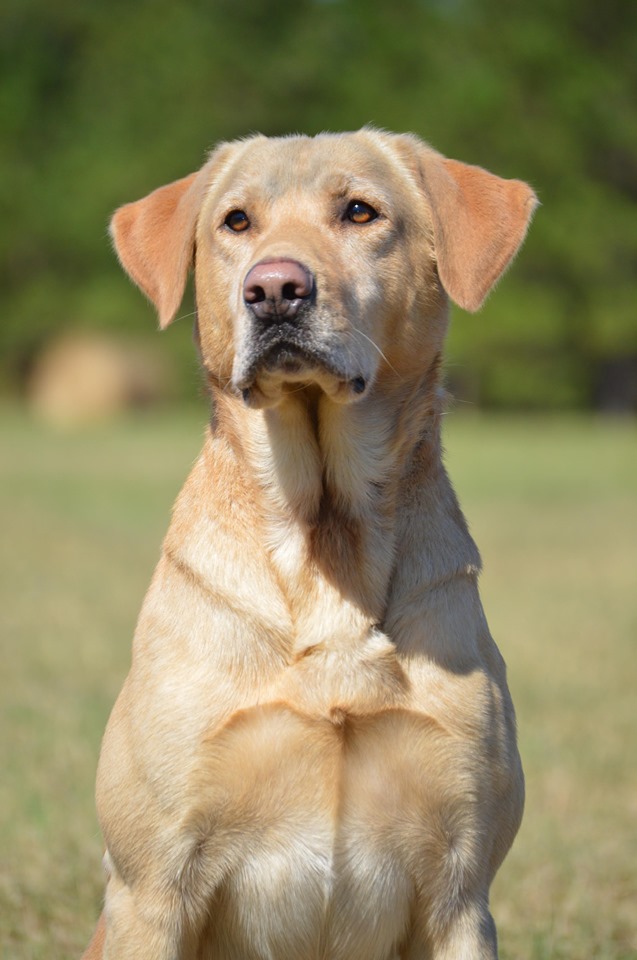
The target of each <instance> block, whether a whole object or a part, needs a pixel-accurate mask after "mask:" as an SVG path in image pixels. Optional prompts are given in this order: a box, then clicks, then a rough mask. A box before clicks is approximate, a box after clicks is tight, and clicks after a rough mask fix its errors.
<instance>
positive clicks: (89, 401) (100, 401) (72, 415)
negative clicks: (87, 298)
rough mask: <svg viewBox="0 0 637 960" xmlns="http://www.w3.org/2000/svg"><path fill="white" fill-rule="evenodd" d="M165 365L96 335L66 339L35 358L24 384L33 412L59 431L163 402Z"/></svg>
mask: <svg viewBox="0 0 637 960" xmlns="http://www.w3.org/2000/svg"><path fill="white" fill-rule="evenodd" d="M164 366H165V365H164V364H163V363H161V362H160V359H159V357H158V356H157V355H156V354H154V353H153V352H152V350H148V349H143V348H142V347H140V346H139V345H138V344H130V343H127V342H125V341H118V340H117V339H115V338H114V337H107V336H104V335H99V334H90V333H86V334H84V333H82V334H66V335H64V336H62V337H60V338H59V339H57V340H55V341H53V342H52V343H50V344H49V345H48V346H47V347H46V348H45V349H44V350H43V351H42V353H41V354H40V356H39V357H38V358H37V360H36V363H35V364H34V368H33V371H32V373H31V376H30V378H29V381H28V384H27V396H28V401H29V405H30V407H31V409H32V410H33V412H34V413H35V414H36V415H37V416H38V417H40V418H41V419H43V420H45V421H47V422H49V423H54V424H56V425H58V426H75V425H81V424H85V423H91V422H94V421H97V420H104V419H107V418H109V417H113V416H115V415H117V414H120V413H122V412H123V411H125V410H128V409H131V408H133V407H140V406H147V405H149V404H152V403H154V402H157V401H158V400H160V399H162V398H163V397H164V396H166V393H167V389H166V382H167V378H166V371H165V369H163V368H164Z"/></svg>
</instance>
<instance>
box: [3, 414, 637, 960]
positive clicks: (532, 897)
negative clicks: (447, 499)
mask: <svg viewBox="0 0 637 960" xmlns="http://www.w3.org/2000/svg"><path fill="white" fill-rule="evenodd" d="M204 420H205V414H204V413H202V412H200V411H196V412H191V413H181V414H176V415H173V416H163V417H160V418H151V417H141V418H138V419H134V420H127V421H124V422H120V423H116V424H110V425H107V426H103V427H100V428H97V429H93V430H92V431H90V432H79V433H69V434H64V433H55V432H52V431H50V430H48V429H46V428H44V427H43V426H41V425H36V424H33V423H32V422H29V421H28V420H27V419H26V418H25V416H24V415H22V414H19V413H17V412H15V411H10V410H5V411H4V412H3V414H2V432H3V443H2V452H1V453H0V493H1V500H0V504H1V506H0V509H1V511H2V516H1V520H2V536H1V538H0V622H1V643H2V647H1V667H0V686H1V691H0V692H1V708H2V712H3V717H2V726H1V729H0V766H1V770H2V776H1V778H0V955H1V956H2V957H3V958H6V960H14V958H15V960H36V958H42V960H44V958H46V960H67V958H73V957H77V956H79V954H80V952H81V949H82V948H83V946H84V945H85V943H86V941H87V939H88V937H89V934H90V931H91V928H92V925H93V923H94V920H95V918H96V915H97V912H98V909H99V901H100V896H101V872H100V858H101V841H100V837H99V831H98V828H97V823H96V819H95V814H94V807H93V780H94V775H95V765H96V761H97V753H98V748H99V742H100V737H101V734H102V731H103V728H104V725H105V722H106V719H107V716H108V712H109V709H110V706H111V705H112V702H113V700H114V698H115V696H116V694H117V691H118V689H119V686H120V684H121V682H122V680H123V677H124V674H125V671H126V669H127V664H128V660H129V650H130V640H131V635H132V632H133V628H134V624H135V618H136V615H137V611H138V609H139V606H140V603H141V600H142V597H143V594H144V591H145V588H146V585H147V583H148V580H149V578H150V575H151V572H152V568H153V565H154V563H155V560H156V558H157V555H158V551H159V546H160V542H161V538H162V536H163V533H164V531H165V529H166V526H167V523H168V515H169V510H170V505H171V501H172V500H173V498H174V496H175V494H176V493H177V490H178V488H179V486H180V484H181V482H182V480H183V478H184V477H185V475H186V472H187V470H188V468H189V465H190V463H191V462H192V460H193V459H194V457H195V456H196V453H197V451H198V447H199V444H200V438H201V435H202V433H203V425H204ZM445 435H446V446H447V451H448V453H447V461H448V464H449V468H450V472H451V475H452V477H453V479H454V481H455V486H456V489H457V490H458V493H459V495H460V498H461V501H462V504H463V507H464V510H465V513H466V514H467V517H468V519H469V522H470V525H471V528H472V531H473V533H474V536H475V538H476V539H477V541H478V544H479V545H480V547H481V550H482V555H483V559H484V564H485V572H484V574H483V578H482V592H483V598H484V602H485V607H486V610H487V614H488V616H489V620H490V623H491V627H492V630H493V633H494V635H495V637H496V640H497V641H498V643H499V645H500V648H501V649H502V652H503V653H504V656H505V658H506V660H507V662H508V664H509V679H510V685H511V689H512V692H513V696H514V700H515V702H516V706H517V710H518V720H519V727H520V742H521V750H522V755H523V759H524V764H525V769H526V775H527V809H526V814H525V819H524V824H523V827H522V830H521V833H520V835H519V837H518V840H517V841H516V844H515V846H514V848H513V851H512V853H511V854H510V856H509V858H508V859H507V861H506V863H505V865H504V867H503V869H502V870H501V872H500V874H499V876H498V879H497V881H496V884H495V887H494V891H493V912H494V914H495V917H496V921H497V923H498V926H499V931H500V945H501V955H502V957H503V958H505V960H513V958H515V960H517V958H534V960H544V958H559V960H562V958H564V960H567V958H568V960H590V958H597V960H628V958H629V957H633V958H634V957H636V956H637V896H636V894H637V767H636V763H635V758H636V757H637V742H636V739H637V738H636V736H635V719H636V716H637V698H636V696H635V687H636V682H635V681H636V675H635V649H636V646H637V431H636V430H635V426H634V424H629V423H617V424H613V423H610V424H609V423H606V422H601V421H600V422H592V421H584V420H563V419H557V420H547V419H537V420H516V419H508V418H507V419H483V418H480V417H477V416H476V417H474V416H462V415H460V414H459V413H457V412H453V413H451V414H450V415H448V417H447V420H446V434H445Z"/></svg>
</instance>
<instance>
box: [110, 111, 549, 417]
mask: <svg viewBox="0 0 637 960" xmlns="http://www.w3.org/2000/svg"><path fill="white" fill-rule="evenodd" d="M534 206H535V197H534V195H533V192H532V191H531V190H530V188H529V187H528V186H527V185H526V184H523V183H521V182H520V181H512V180H509V181H506V180H501V179H500V178H498V177H495V176H493V175H492V174H489V173H487V172H486V171H483V170H480V169H479V168H476V167H470V166H468V165H466V164H461V163H458V162H457V161H452V160H446V159H445V158H444V157H442V156H441V155H440V154H438V153H436V152H435V151H433V150H431V149H430V148H429V147H427V146H425V145H424V144H422V143H421V142H420V141H419V140H417V139H416V138H415V137H411V136H408V135H407V136H395V135H392V134H385V133H380V132H378V131H374V130H369V129H364V130H361V131H359V132H358V133H353V134H323V135H321V136H318V137H314V138H311V137H304V136H294V137H287V138H276V139H268V138H266V137H260V136H259V137H254V138H252V139H249V140H246V141H239V142H236V143H230V144H224V145H222V146H221V147H220V148H219V149H218V150H217V151H215V153H213V155H212V156H211V158H210V160H209V161H208V163H207V164H206V165H205V166H204V167H203V169H202V170H201V171H199V173H197V174H193V175H191V176H190V177H187V178H185V179H184V180H182V181H178V182H177V183H175V184H170V185H168V186H167V187H164V188H160V190H157V191H155V193H154V194H151V195H150V196H149V197H147V198H145V199H144V200H141V201H139V202H138V203H134V204H129V205H127V206H126V207H122V208H120V210H119V211H118V212H117V213H116V214H115V217H114V218H113V228H112V229H113V236H114V239H115V244H116V247H117V250H118V253H119V256H120V259H121V260H122V263H123V265H124V267H125V268H126V269H127V270H128V272H129V273H130V274H131V276H132V277H133V279H134V280H136V282H137V283H138V284H139V285H140V286H141V287H142V289H144V290H145V292H146V293H147V294H148V295H149V296H150V297H151V299H152V300H153V301H154V302H155V304H156V305H157V307H158V310H159V312H160V317H161V320H162V325H165V324H166V323H168V322H170V320H171V319H172V317H173V316H174V314H175V312H176V310H177V308H178V305H179V301H180V299H181V296H182V293H183V287H184V284H185V279H186V273H187V269H188V266H189V265H190V263H191V262H192V260H193V256H194V261H195V276H196V289H197V310H198V337H199V342H200V349H201V353H202V358H203V361H204V364H205V366H206V368H207V370H208V371H209V373H210V375H211V377H212V379H213V380H214V381H216V382H218V383H219V384H221V385H223V386H227V385H230V386H231V387H232V388H233V389H234V390H235V392H237V393H238V394H241V395H242V396H243V399H244V401H245V402H246V404H248V405H249V406H253V407H264V406H272V405H275V404H277V403H278V402H280V400H281V399H282V398H283V397H285V395H286V394H287V392H288V391H290V390H298V389H299V386H300V385H303V384H307V385H316V386H318V387H319V388H320V389H322V390H323V391H324V392H325V393H326V394H328V395H329V396H330V397H331V398H333V399H334V400H336V401H338V402H340V403H351V402H355V401H357V400H360V399H361V398H363V397H365V396H366V395H367V394H368V393H369V392H370V391H371V390H372V388H373V385H374V382H375V381H377V380H378V379H381V378H389V379H391V378H392V377H397V378H401V379H406V380H410V379H411V375H412V373H413V374H416V373H417V372H418V371H422V370H424V369H427V367H428V366H429V364H430V363H431V360H432V358H433V357H434V356H435V355H436V354H437V353H438V352H439V351H440V349H441V346H442V341H443V338H444V333H445V329H446V318H447V303H448V296H450V297H451V298H452V299H455V300H456V302H458V303H460V304H461V305H462V306H465V307H466V308H467V309H477V307H478V306H479V305H480V304H481V302H482V300H483V299H484V297H485V296H486V294H487V293H488V291H489V289H490V288H491V286H492V285H493V283H494V282H495V281H496V279H497V278H498V277H499V275H500V274H501V273H502V271H503V270H504V269H505V268H506V266H507V264H508V263H509V261H510V260H511V258H512V257H513V255H514V254H515V252H516V251H517V248H518V246H519V244H520V243H521V241H522V238H523V236H524V233H525V231H526V227H527V224H528V221H529V218H530V215H531V213H532V210H533V208H534Z"/></svg>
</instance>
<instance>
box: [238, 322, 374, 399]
mask: <svg viewBox="0 0 637 960" xmlns="http://www.w3.org/2000/svg"><path fill="white" fill-rule="evenodd" d="M313 384H316V385H318V386H319V387H320V388H321V389H322V390H324V392H325V393H327V394H328V395H329V396H331V397H332V398H333V399H335V400H337V401H340V402H348V401H349V402H351V401H352V400H356V399H358V398H359V397H361V396H362V395H363V394H364V393H365V391H366V389H367V385H368V384H367V380H366V378H365V377H364V376H362V375H355V376H352V374H351V373H350V372H349V371H348V370H347V369H346V367H345V363H344V361H343V359H341V358H340V357H338V356H337V357H334V355H333V353H332V352H331V351H329V350H328V349H326V348H321V347H319V346H315V345H313V344H308V343H299V342H297V341H296V340H294V339H288V338H281V339H277V341H276V342H275V343H272V342H270V343H267V344H264V345H263V346H262V347H261V349H258V350H256V351H255V352H254V353H253V355H252V357H251V358H250V362H249V364H248V365H247V367H246V368H245V369H244V370H243V371H242V372H241V374H240V376H239V377H237V379H236V380H235V387H236V388H237V390H238V391H239V392H240V393H241V394H242V396H243V400H244V402H245V403H246V404H247V405H248V406H252V407H266V406H273V405H274V404H275V403H277V402H278V401H279V400H280V399H281V397H282V396H283V395H284V394H285V393H286V392H287V390H288V388H289V386H292V387H293V388H294V389H297V390H298V389H301V388H302V387H303V386H304V385H306V386H310V385H313Z"/></svg>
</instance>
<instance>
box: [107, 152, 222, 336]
mask: <svg viewBox="0 0 637 960" xmlns="http://www.w3.org/2000/svg"><path fill="white" fill-rule="evenodd" d="M209 177H210V163H207V164H206V165H205V166H204V167H202V169H201V170H200V171H199V172H198V173H191V174H190V176H189V177H184V178H183V179H182V180H176V181H175V182H174V183H169V184H168V185H167V186H165V187H160V188H159V189H158V190H155V191H154V192H153V193H151V194H149V195H148V196H147V197H144V198H143V200H137V201H136V202H135V203H127V204H126V205H125V206H123V207H120V208H119V210H116V211H115V213H114V215H113V219H112V220H111V225H110V233H111V237H112V238H113V243H114V244H115V250H116V251H117V256H118V257H119V259H120V262H121V264H122V266H123V267H124V270H125V271H126V272H127V273H128V275H129V276H130V277H131V279H132V280H134V281H135V283H136V284H137V286H138V287H140V288H141V289H142V290H143V291H144V293H145V294H146V296H147V297H148V298H149V299H150V300H152V302H153V303H154V304H155V307H156V308H157V313H158V314H159V324H160V326H161V328H162V329H163V328H164V327H167V326H168V324H169V323H170V322H171V320H174V317H175V314H176V313H177V310H178V309H179V304H180V303H181V300H182V297H183V295H184V289H185V287H186V279H187V277H188V270H189V269H190V267H191V265H192V259H193V253H194V246H195V229H196V225H197V217H198V215H199V210H200V208H201V203H202V200H203V198H204V195H205V193H206V189H207V187H208V181H209Z"/></svg>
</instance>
